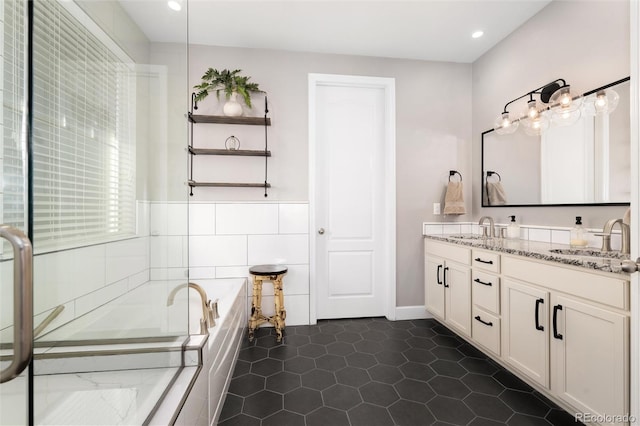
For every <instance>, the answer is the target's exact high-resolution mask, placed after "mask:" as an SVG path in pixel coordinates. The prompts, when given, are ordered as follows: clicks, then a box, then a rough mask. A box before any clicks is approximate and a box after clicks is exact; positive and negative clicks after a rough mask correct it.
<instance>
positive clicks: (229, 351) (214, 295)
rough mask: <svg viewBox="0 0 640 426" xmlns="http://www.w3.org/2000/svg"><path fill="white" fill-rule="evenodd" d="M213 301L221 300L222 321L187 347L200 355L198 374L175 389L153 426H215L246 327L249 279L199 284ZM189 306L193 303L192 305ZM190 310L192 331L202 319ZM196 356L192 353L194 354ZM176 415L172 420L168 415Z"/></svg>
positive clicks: (217, 320)
mask: <svg viewBox="0 0 640 426" xmlns="http://www.w3.org/2000/svg"><path fill="white" fill-rule="evenodd" d="M196 283H197V284H199V285H200V286H201V287H202V288H204V290H205V291H206V292H207V296H209V298H210V299H211V300H216V299H218V311H219V315H220V317H219V318H218V319H216V325H215V327H213V328H211V329H209V335H208V336H202V335H193V336H191V339H190V342H189V344H188V345H187V349H188V351H187V353H189V349H195V350H196V351H197V353H198V358H199V360H198V365H199V371H198V373H197V374H196V376H195V377H194V378H193V379H192V380H191V381H190V383H186V382H184V383H177V384H176V385H175V386H173V388H174V389H172V392H169V394H168V395H167V397H166V398H165V399H164V401H163V404H162V405H161V407H160V408H159V409H158V411H157V413H156V415H155V416H154V417H153V418H152V419H151V422H150V424H157V425H166V424H175V425H184V426H193V425H203V426H205V425H216V424H217V422H218V418H219V417H220V411H221V410H222V406H223V403H224V395H225V394H226V392H227V389H228V388H229V382H230V381H231V376H232V374H233V370H234V368H235V364H236V360H237V358H238V351H239V350H240V345H241V343H242V339H243V338H244V337H245V332H246V325H247V320H248V317H247V304H246V300H247V293H246V292H247V284H246V279H244V278H242V279H224V280H222V279H217V280H196ZM190 303H192V302H191V301H190ZM195 312H196V310H195V309H190V313H191V316H190V322H191V324H192V325H191V327H193V324H197V326H198V327H199V322H196V321H195V320H197V321H199V319H200V316H198V315H196V314H195ZM191 352H193V350H192V351H191ZM172 412H173V417H172V418H171V419H169V415H170V414H171V413H172Z"/></svg>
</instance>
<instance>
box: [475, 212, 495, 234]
mask: <svg viewBox="0 0 640 426" xmlns="http://www.w3.org/2000/svg"><path fill="white" fill-rule="evenodd" d="M485 220H488V221H489V229H487V227H486V226H483V224H484V221H485ZM478 225H480V226H482V236H483V237H487V238H491V237H495V236H496V228H495V226H494V222H493V218H492V217H491V216H482V217H481V218H480V220H479V221H478Z"/></svg>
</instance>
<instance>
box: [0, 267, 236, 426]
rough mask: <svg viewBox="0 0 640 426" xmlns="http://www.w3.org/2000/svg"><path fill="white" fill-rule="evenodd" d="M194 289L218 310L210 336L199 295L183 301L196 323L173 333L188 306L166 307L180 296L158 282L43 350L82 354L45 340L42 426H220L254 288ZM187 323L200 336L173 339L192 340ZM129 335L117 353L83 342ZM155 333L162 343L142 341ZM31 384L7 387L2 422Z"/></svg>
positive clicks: (59, 333) (69, 327) (114, 346)
mask: <svg viewBox="0 0 640 426" xmlns="http://www.w3.org/2000/svg"><path fill="white" fill-rule="evenodd" d="M196 283H197V284H199V285H201V286H202V287H203V288H204V289H205V291H206V292H207V296H208V298H209V299H211V300H216V299H217V300H218V313H219V318H217V319H216V325H215V326H214V327H212V328H210V329H209V330H208V332H209V333H208V334H207V335H200V334H199V331H200V330H199V329H200V326H199V324H200V318H201V316H202V309H201V305H200V297H199V296H198V294H197V293H196V292H193V291H192V292H189V293H187V292H186V291H180V293H183V295H182V296H181V297H184V299H185V300H184V302H186V298H188V299H189V302H188V303H189V306H190V309H189V318H188V319H187V318H186V317H182V318H181V319H180V322H181V324H179V326H177V327H175V324H171V322H172V318H173V317H174V316H176V315H178V314H180V313H182V314H184V315H185V316H186V303H180V302H179V299H178V297H176V300H175V303H174V305H173V306H167V305H166V295H167V293H168V291H170V289H172V288H173V287H174V286H171V285H161V284H158V283H154V282H150V283H147V284H144V285H142V286H140V287H139V288H137V289H135V290H134V291H132V292H130V293H128V294H127V295H125V296H124V297H121V298H119V299H117V300H116V301H114V302H113V303H111V302H110V303H108V304H106V305H104V306H102V307H100V308H99V309H97V310H96V311H95V312H91V313H90V314H87V315H85V316H83V317H81V318H78V319H76V320H74V321H72V322H71V323H69V324H66V325H64V326H62V327H60V328H59V329H57V330H54V331H53V332H51V333H49V334H48V335H47V336H46V337H47V339H46V340H54V339H55V340H57V339H60V340H66V341H67V344H68V342H69V341H78V344H77V345H73V344H72V345H67V344H65V345H62V346H61V347H56V345H54V344H51V345H50V346H47V345H46V340H44V341H41V345H40V347H38V348H37V350H36V354H35V357H36V360H35V363H34V365H35V367H34V368H35V370H34V373H35V376H34V402H35V404H34V407H35V409H34V415H35V420H36V423H37V424H43V425H46V424H112V425H124V424H126V425H136V424H143V423H145V422H149V423H150V424H164V425H167V424H172V423H174V422H175V423H176V424H184V425H201V424H202V425H207V424H215V423H216V422H217V418H218V417H219V413H220V410H221V408H222V402H223V397H224V394H225V393H226V390H227V388H228V385H229V381H230V379H231V375H232V372H233V368H234V367H235V361H236V358H237V353H238V350H239V347H240V342H241V341H242V337H243V335H244V333H243V332H244V330H245V328H246V321H247V307H246V300H247V296H246V291H247V290H246V288H247V286H246V279H244V278H238V279H224V280H197V281H196ZM165 284H166V283H165ZM150 298H151V299H153V300H157V301H158V303H156V304H155V305H154V308H153V313H152V314H150V313H149V309H146V310H142V309H140V306H141V305H140V302H141V301H142V300H143V299H146V302H145V304H144V306H145V307H148V306H149V300H150ZM156 305H157V306H156ZM194 307H195V308H194ZM187 323H188V327H189V330H190V333H194V334H193V335H191V336H188V337H187V336H185V334H184V332H183V333H182V335H176V330H182V331H184V330H186V327H187ZM122 325H126V326H129V327H130V328H127V329H125V330H123V331H122V332H121V333H120V334H119V335H118V336H117V338H118V340H115V341H113V343H111V344H104V343H105V342H101V344H100V345H92V346H88V345H87V343H86V342H81V341H82V340H83V339H85V338H88V339H92V340H94V339H99V338H100V337H97V336H103V335H104V336H105V337H107V336H108V337H109V338H111V339H113V338H115V337H114V334H113V332H114V331H116V329H117V328H118V327H120V326H122ZM132 326H133V327H132ZM149 330H152V331H153V332H154V333H157V334H153V335H154V336H160V338H157V337H156V338H153V339H145V338H139V337H138V335H140V334H142V332H143V331H147V332H148V331H149ZM147 336H148V335H147ZM123 337H124V338H125V339H124V340H122V338H123ZM94 343H95V340H94ZM85 345H87V346H85ZM25 380H26V378H25V377H19V378H17V379H15V380H14V381H12V382H9V383H11V384H13V385H12V386H6V387H3V394H2V395H0V403H1V406H0V410H1V411H2V412H3V421H4V420H8V419H5V418H4V414H6V413H11V412H12V411H15V410H12V408H13V407H16V406H19V405H20V404H21V403H20V400H21V399H22V396H21V395H22V389H24V386H25ZM14 388H15V389H14ZM5 391H7V393H6V394H5ZM78 407H82V408H83V409H82V410H79V409H78Z"/></svg>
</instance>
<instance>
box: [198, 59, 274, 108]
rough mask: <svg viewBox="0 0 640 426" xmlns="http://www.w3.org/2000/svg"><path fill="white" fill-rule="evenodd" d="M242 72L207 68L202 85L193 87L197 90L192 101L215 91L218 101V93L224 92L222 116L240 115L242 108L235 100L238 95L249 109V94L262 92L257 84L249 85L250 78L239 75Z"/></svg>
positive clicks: (199, 99)
mask: <svg viewBox="0 0 640 426" xmlns="http://www.w3.org/2000/svg"><path fill="white" fill-rule="evenodd" d="M241 71H242V70H233V71H229V70H227V69H224V70H222V71H218V70H217V69H215V68H209V69H208V70H207V71H206V72H205V73H204V75H203V76H202V83H200V84H198V85H197V86H194V89H196V90H197V92H196V95H195V97H194V100H195V101H196V102H199V101H201V100H203V99H204V98H206V97H207V96H208V95H209V92H213V91H214V90H215V92H216V97H217V98H218V99H220V92H222V91H224V95H225V97H226V99H227V102H226V103H225V105H224V109H223V110H224V114H225V115H227V116H231V117H238V116H241V115H242V106H241V105H240V103H239V102H238V100H237V96H238V95H240V96H242V98H243V99H244V103H245V104H247V106H248V107H249V108H251V92H262V90H260V87H259V86H258V83H250V82H249V80H250V79H251V77H247V76H243V75H240V72H241Z"/></svg>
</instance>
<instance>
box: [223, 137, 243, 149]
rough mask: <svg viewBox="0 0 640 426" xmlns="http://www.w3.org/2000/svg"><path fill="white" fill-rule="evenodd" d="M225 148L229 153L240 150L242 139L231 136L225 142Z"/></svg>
mask: <svg viewBox="0 0 640 426" xmlns="http://www.w3.org/2000/svg"><path fill="white" fill-rule="evenodd" d="M224 147H225V148H227V150H229V151H235V150H237V149H240V139H238V138H236V137H235V136H233V135H231V136H229V137H228V138H227V139H226V140H225V141H224Z"/></svg>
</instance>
